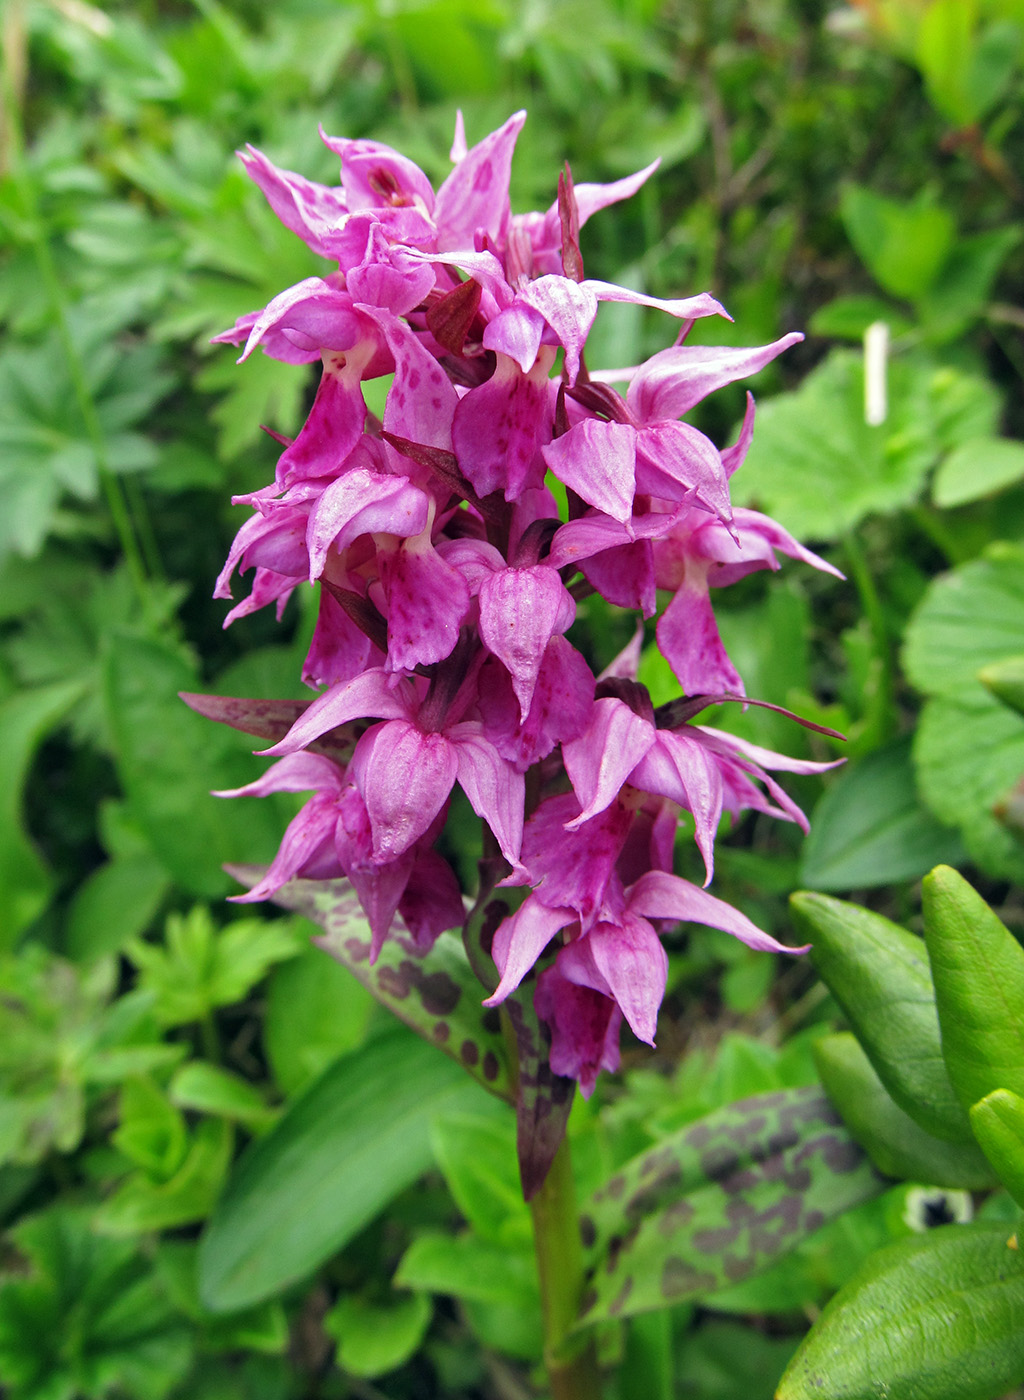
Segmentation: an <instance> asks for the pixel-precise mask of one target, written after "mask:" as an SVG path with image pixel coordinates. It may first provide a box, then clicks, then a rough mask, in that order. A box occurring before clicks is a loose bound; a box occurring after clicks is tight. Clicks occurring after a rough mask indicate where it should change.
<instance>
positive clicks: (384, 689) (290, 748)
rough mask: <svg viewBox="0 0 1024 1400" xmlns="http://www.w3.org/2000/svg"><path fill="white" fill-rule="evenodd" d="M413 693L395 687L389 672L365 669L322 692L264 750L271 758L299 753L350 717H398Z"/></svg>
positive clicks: (409, 690)
mask: <svg viewBox="0 0 1024 1400" xmlns="http://www.w3.org/2000/svg"><path fill="white" fill-rule="evenodd" d="M413 693H414V692H413V690H412V687H411V686H409V685H406V686H398V687H395V686H392V685H391V684H390V677H389V676H388V674H387V672H386V671H383V670H373V671H364V672H363V673H362V675H359V676H354V677H353V679H352V680H350V681H345V682H344V683H343V684H342V685H335V686H332V687H331V689H330V690H328V691H325V692H324V694H323V695H318V696H317V698H316V699H315V700H314V701H313V703H312V705H310V707H309V709H308V710H305V711H304V712H303V713H302V714H301V715H300V716H299V718H298V719H297V720H296V721H295V723H294V724H293V725H292V727H291V729H289V731H288V733H287V734H286V735H285V736H284V738H283V739H282V740H281V741H280V742H279V743H277V744H275V745H274V746H273V747H272V748H269V749H262V750H261V752H262V753H263V754H266V755H269V756H271V757H276V756H277V755H278V754H286V753H296V752H297V751H298V750H299V749H304V748H305V747H306V746H307V745H308V744H311V743H312V742H313V740H314V739H319V738H320V736H321V735H322V734H326V733H327V732H328V730H331V729H336V728H337V727H338V725H339V724H347V723H348V722H349V720H353V719H370V718H375V719H394V718H397V717H398V716H399V715H405V714H406V713H407V712H408V709H409V706H410V703H411V700H412V695H413ZM371 732H372V731H371Z"/></svg>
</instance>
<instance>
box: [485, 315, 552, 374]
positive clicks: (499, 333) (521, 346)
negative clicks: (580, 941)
mask: <svg viewBox="0 0 1024 1400" xmlns="http://www.w3.org/2000/svg"><path fill="white" fill-rule="evenodd" d="M545 325H546V322H545V320H544V317H543V316H542V315H541V313H540V312H539V311H537V310H535V309H534V308H533V307H532V306H528V305H527V304H526V302H524V301H523V300H522V299H521V298H517V299H516V301H515V302H514V303H513V304H512V305H511V306H509V307H506V308H505V310H504V311H501V312H499V313H498V315H497V316H495V317H494V319H493V320H492V321H489V322H488V324H487V329H486V330H485V331H484V339H483V344H484V349H485V350H493V351H494V352H495V354H497V355H504V356H507V357H508V358H509V359H510V360H514V361H515V362H516V364H517V365H518V366H519V368H520V369H521V370H522V371H523V373H524V374H529V372H530V370H531V369H532V368H533V366H534V365H535V364H536V361H537V356H538V354H539V353H540V346H541V341H542V340H543V339H544V329H545Z"/></svg>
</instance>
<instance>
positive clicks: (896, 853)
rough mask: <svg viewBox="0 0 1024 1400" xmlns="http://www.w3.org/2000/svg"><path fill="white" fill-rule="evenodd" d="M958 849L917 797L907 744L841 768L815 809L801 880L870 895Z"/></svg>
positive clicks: (955, 855) (957, 856) (958, 854)
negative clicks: (860, 890)
mask: <svg viewBox="0 0 1024 1400" xmlns="http://www.w3.org/2000/svg"><path fill="white" fill-rule="evenodd" d="M962 859H963V850H962V846H961V843H960V840H959V838H958V837H957V834H956V832H955V831H951V830H950V829H949V828H948V827H943V826H940V825H939V823H938V822H937V821H936V820H935V818H934V817H933V816H932V815H931V813H930V812H928V811H927V810H926V809H925V808H924V807H922V806H921V804H920V802H919V801H918V798H917V792H916V788H915V783H914V766H913V763H912V761H911V756H910V740H909V739H901V740H899V741H898V742H897V743H895V744H891V745H889V746H888V747H887V748H884V749H878V750H876V751H875V752H874V753H871V754H868V756H867V757H866V758H864V759H862V760H861V761H860V762H859V763H857V764H855V765H852V766H851V767H849V768H846V769H844V770H843V772H842V773H841V774H840V776H839V778H838V779H837V780H836V781H835V782H834V783H833V784H832V785H831V786H830V787H829V788H828V789H826V791H825V793H824V795H823V796H822V798H821V800H820V801H819V803H818V804H817V806H816V807H815V809H814V813H813V816H812V819H811V832H810V835H809V836H808V838H807V840H806V841H805V842H804V846H803V855H802V858H801V862H800V881H801V883H802V884H804V885H808V886H809V887H810V888H811V889H815V890H851V889H871V888H874V887H875V886H877V885H890V884H896V883H897V882H898V881H900V880H915V879H917V878H918V877H919V876H921V875H923V874H925V872H926V871H928V870H931V869H932V867H933V866H935V865H937V864H939V863H940V862H943V861H944V862H948V863H951V864H955V863H957V862H959V861H961V860H962Z"/></svg>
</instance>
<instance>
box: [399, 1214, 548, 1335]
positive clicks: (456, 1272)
mask: <svg viewBox="0 0 1024 1400" xmlns="http://www.w3.org/2000/svg"><path fill="white" fill-rule="evenodd" d="M395 1283H396V1284H397V1285H399V1287H401V1288H415V1289H418V1290H420V1291H421V1292H426V1293H443V1294H446V1295H448V1296H449V1297H452V1298H461V1299H464V1300H469V1301H470V1302H478V1303H494V1304H500V1305H502V1306H505V1307H515V1306H517V1305H518V1306H519V1307H522V1308H523V1309H529V1310H530V1311H531V1312H534V1313H535V1314H536V1317H537V1320H538V1322H539V1320H540V1289H539V1287H538V1283H537V1265H536V1261H535V1260H534V1257H533V1250H532V1249H529V1250H525V1249H515V1248H510V1247H509V1246H508V1245H505V1244H493V1243H491V1242H490V1241H488V1240H482V1239H480V1237H479V1236H478V1235H473V1234H465V1235H456V1236H454V1237H453V1236H451V1235H448V1234H440V1233H425V1234H422V1235H419V1236H417V1238H416V1239H415V1240H413V1242H412V1244H411V1245H410V1246H409V1248H408V1249H407V1250H406V1251H405V1253H404V1254H403V1255H402V1262H401V1263H400V1264H399V1266H398V1269H397V1270H396V1272H395Z"/></svg>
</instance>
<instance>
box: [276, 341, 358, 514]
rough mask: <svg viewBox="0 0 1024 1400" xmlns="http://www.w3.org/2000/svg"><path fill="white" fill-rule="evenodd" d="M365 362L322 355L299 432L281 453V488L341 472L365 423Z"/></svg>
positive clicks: (279, 476)
mask: <svg viewBox="0 0 1024 1400" xmlns="http://www.w3.org/2000/svg"><path fill="white" fill-rule="evenodd" d="M364 366H365V360H364V361H362V362H360V360H359V359H358V358H355V357H353V356H348V357H346V356H345V355H335V354H330V355H325V356H324V370H323V374H322V375H321V376H320V384H319V387H318V388H317V391H316V398H315V399H314V400H313V407H312V408H311V409H310V411H309V416H308V417H307V419H306V421H305V423H304V424H303V425H302V430H301V432H300V433H299V435H298V437H297V438H296V439H295V441H294V442H293V443H292V444H291V445H290V446H289V447H286V448H285V450H284V451H283V452H282V453H281V456H280V457H279V459H278V463H277V481H278V484H279V486H281V487H282V488H285V487H288V486H292V485H294V484H295V483H296V482H298V481H303V480H309V479H310V478H314V477H322V476H333V475H334V474H335V473H336V472H338V471H340V470H341V468H342V466H343V465H344V463H345V460H346V458H347V457H348V456H349V454H350V453H351V451H352V450H353V448H354V447H355V446H356V444H357V443H358V441H359V438H360V435H361V434H362V431H363V423H364V422H365V421H366V404H365V403H364V402H363V394H362V390H361V388H360V378H361V371H362V369H363V368H364Z"/></svg>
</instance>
